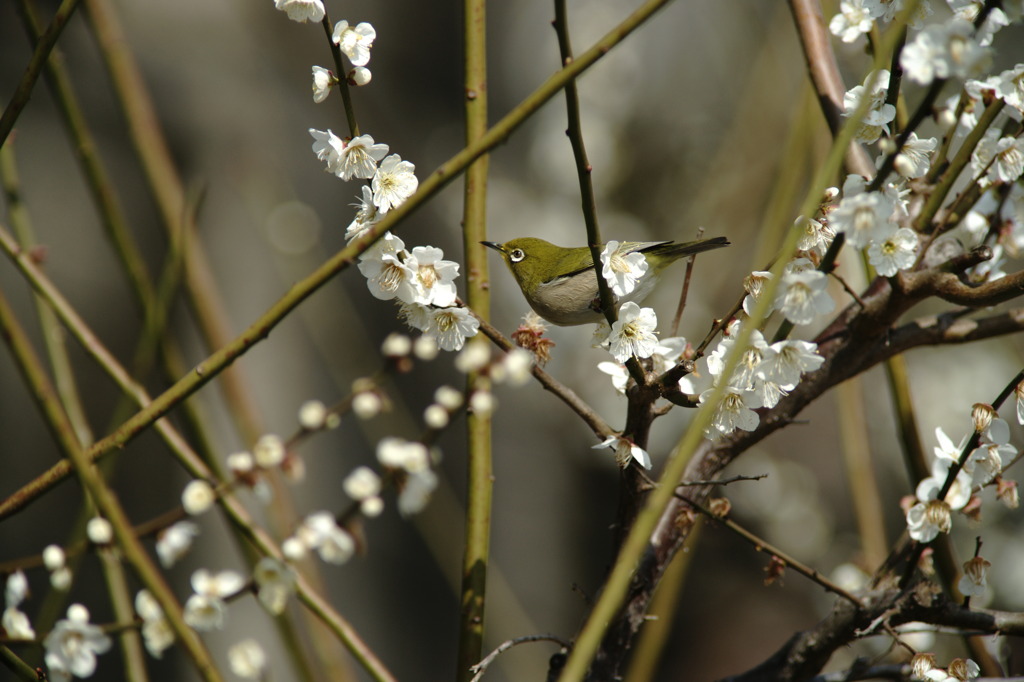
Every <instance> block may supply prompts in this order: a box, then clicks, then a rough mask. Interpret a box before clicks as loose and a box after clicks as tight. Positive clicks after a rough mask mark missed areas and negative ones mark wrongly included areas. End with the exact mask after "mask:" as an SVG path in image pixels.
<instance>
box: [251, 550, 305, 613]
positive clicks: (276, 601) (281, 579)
mask: <svg viewBox="0 0 1024 682" xmlns="http://www.w3.org/2000/svg"><path fill="white" fill-rule="evenodd" d="M252 579H253V581H254V582H255V583H256V596H257V597H258V598H259V600H260V603H261V604H263V607H264V608H265V609H266V610H267V611H269V612H270V613H272V614H274V615H275V616H279V615H281V614H282V613H284V607H285V605H286V604H287V603H288V597H290V596H291V595H292V593H294V592H295V580H296V576H295V571H294V570H292V568H291V567H290V566H288V565H287V564H285V563H283V562H281V561H279V560H277V559H275V558H274V557H269V556H265V557H263V558H262V559H260V560H259V561H257V562H256V566H255V567H254V568H253V570H252Z"/></svg>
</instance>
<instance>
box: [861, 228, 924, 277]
mask: <svg viewBox="0 0 1024 682" xmlns="http://www.w3.org/2000/svg"><path fill="white" fill-rule="evenodd" d="M868 260H869V261H870V262H871V265H872V266H873V267H874V268H875V270H876V271H877V272H878V274H879V275H881V276H882V277H892V276H893V275H895V274H896V273H897V272H898V271H900V270H906V269H907V268H909V267H910V266H912V265H913V264H914V261H915V260H917V233H916V232H914V231H913V230H911V229H910V228H909V227H901V228H899V229H898V230H894V231H893V232H892V234H891V235H889V236H887V237H885V238H883V239H878V240H875V241H872V242H871V244H870V245H869V246H868Z"/></svg>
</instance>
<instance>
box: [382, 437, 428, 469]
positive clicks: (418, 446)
mask: <svg viewBox="0 0 1024 682" xmlns="http://www.w3.org/2000/svg"><path fill="white" fill-rule="evenodd" d="M377 461H378V462H380V463H381V464H382V465H383V466H386V467H388V468H389V469H402V470H404V471H407V472H409V473H415V472H417V471H423V470H424V469H428V468H430V451H429V450H428V449H427V446H426V445H424V444H423V443H420V442H418V441H412V440H405V439H403V438H397V437H394V436H389V437H387V438H382V439H381V440H380V442H379V443H377Z"/></svg>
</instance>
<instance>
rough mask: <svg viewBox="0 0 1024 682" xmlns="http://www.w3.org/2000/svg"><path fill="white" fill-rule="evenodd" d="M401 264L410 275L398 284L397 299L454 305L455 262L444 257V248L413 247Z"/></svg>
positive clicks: (456, 272)
mask: <svg viewBox="0 0 1024 682" xmlns="http://www.w3.org/2000/svg"><path fill="white" fill-rule="evenodd" d="M404 266H405V267H406V268H407V269H408V270H409V271H410V272H411V273H412V274H413V276H412V277H411V278H406V279H404V280H403V281H402V283H401V284H400V285H399V288H398V292H397V293H398V299H399V300H400V301H402V302H404V303H420V304H423V305H434V306H438V307H441V308H446V307H448V306H451V305H454V304H455V298H456V296H457V294H458V292H457V291H456V289H455V278H456V277H458V276H459V264H458V263H456V262H454V261H450V260H444V251H442V250H441V249H439V248H437V247H434V246H417V247H415V248H414V249H413V250H412V252H411V253H410V254H409V256H408V257H407V258H406V259H405V262H404Z"/></svg>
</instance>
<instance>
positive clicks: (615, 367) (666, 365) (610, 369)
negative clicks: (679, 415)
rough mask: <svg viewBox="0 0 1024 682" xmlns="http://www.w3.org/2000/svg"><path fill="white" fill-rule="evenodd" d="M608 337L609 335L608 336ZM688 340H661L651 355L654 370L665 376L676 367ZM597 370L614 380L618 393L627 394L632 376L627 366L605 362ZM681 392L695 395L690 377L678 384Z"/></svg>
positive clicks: (676, 337)
mask: <svg viewBox="0 0 1024 682" xmlns="http://www.w3.org/2000/svg"><path fill="white" fill-rule="evenodd" d="M606 336H607V334H606ZM686 347H687V343H686V339H685V338H684V337H682V336H673V337H671V338H667V339H659V340H658V346H657V347H656V348H655V349H654V353H653V354H652V355H651V361H652V363H653V369H654V371H655V372H657V373H658V374H664V373H665V372H667V371H668V370H669V369H671V368H672V367H674V366H675V365H676V363H678V362H679V361H680V360H681V359H682V358H683V354H684V352H685V351H686ZM597 369H598V370H599V371H601V372H604V373H605V374H607V375H608V376H610V377H611V379H612V386H613V387H614V388H615V390H616V391H617V392H618V393H621V394H625V392H626V385H627V384H628V383H629V379H630V375H629V370H628V369H626V366H625V365H624V364H622V363H619V362H609V361H607V360H606V361H603V362H599V363H598V364H597ZM678 387H679V390H680V391H682V392H683V393H694V392H695V391H696V389H695V388H694V384H693V379H691V378H690V377H689V376H684V377H682V378H681V379H680V380H679V382H678Z"/></svg>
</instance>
